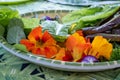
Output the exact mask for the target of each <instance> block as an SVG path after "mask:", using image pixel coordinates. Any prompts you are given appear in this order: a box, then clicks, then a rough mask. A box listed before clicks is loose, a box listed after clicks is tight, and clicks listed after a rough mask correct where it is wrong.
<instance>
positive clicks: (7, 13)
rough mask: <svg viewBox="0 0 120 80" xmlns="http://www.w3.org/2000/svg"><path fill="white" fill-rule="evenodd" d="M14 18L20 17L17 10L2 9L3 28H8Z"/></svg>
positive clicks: (1, 21)
mask: <svg viewBox="0 0 120 80" xmlns="http://www.w3.org/2000/svg"><path fill="white" fill-rule="evenodd" d="M14 17H19V12H18V11H17V10H13V9H10V8H8V7H5V8H0V24H1V25H2V26H7V25H8V23H9V21H10V19H12V18H14Z"/></svg>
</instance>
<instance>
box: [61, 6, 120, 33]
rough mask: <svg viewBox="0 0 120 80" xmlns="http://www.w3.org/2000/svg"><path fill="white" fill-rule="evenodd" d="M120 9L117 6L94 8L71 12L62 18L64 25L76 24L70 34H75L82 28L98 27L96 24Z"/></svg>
mask: <svg viewBox="0 0 120 80" xmlns="http://www.w3.org/2000/svg"><path fill="white" fill-rule="evenodd" d="M119 9H120V7H119V6H108V5H107V6H96V7H88V8H83V9H80V10H77V11H73V12H71V13H69V14H68V15H66V16H64V17H63V18H62V21H63V22H64V23H69V24H73V23H75V24H77V25H76V26H75V27H74V28H73V27H72V28H71V29H70V30H71V32H75V31H76V30H79V29H81V28H83V27H91V26H98V24H99V23H100V22H101V21H102V20H104V19H106V18H109V17H110V16H112V15H113V14H115V13H116V12H117V11H118V10H119Z"/></svg>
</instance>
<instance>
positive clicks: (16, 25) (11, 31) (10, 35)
mask: <svg viewBox="0 0 120 80" xmlns="http://www.w3.org/2000/svg"><path fill="white" fill-rule="evenodd" d="M23 28H24V24H23V22H22V20H21V19H18V18H13V19H11V20H10V23H9V25H8V32H7V41H8V43H10V44H14V43H16V44H18V43H19V41H20V40H21V39H23V38H26V36H25V33H24V29H23Z"/></svg>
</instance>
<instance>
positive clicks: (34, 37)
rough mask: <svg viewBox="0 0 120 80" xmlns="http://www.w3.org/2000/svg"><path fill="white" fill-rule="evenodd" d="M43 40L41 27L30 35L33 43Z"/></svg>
mask: <svg viewBox="0 0 120 80" xmlns="http://www.w3.org/2000/svg"><path fill="white" fill-rule="evenodd" d="M41 38H42V28H41V27H40V26H38V27H36V28H34V29H33V30H32V31H31V32H30V34H29V35H28V39H29V40H30V41H31V42H36V41H39V40H40V39H41Z"/></svg>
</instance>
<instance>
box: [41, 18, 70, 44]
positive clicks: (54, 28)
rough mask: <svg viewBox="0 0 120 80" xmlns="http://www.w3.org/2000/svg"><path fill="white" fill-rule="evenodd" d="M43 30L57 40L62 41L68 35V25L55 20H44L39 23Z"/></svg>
mask: <svg viewBox="0 0 120 80" xmlns="http://www.w3.org/2000/svg"><path fill="white" fill-rule="evenodd" d="M41 26H42V29H43V32H44V31H45V30H48V31H49V32H50V34H52V35H53V37H54V38H55V39H56V40H57V41H59V42H64V40H65V39H66V38H67V35H68V28H69V26H65V25H63V24H60V23H58V22H57V21H49V20H47V21H44V22H42V23H41Z"/></svg>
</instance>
